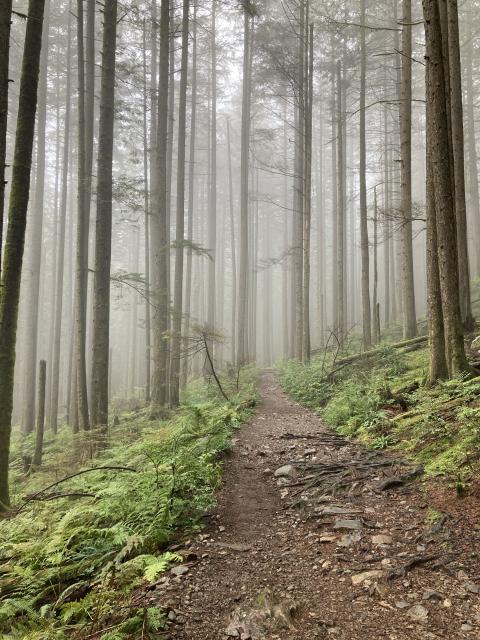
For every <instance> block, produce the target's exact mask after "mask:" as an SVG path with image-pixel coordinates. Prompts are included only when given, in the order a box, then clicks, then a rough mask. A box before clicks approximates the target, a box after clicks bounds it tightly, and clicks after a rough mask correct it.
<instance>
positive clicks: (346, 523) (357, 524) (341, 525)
mask: <svg viewBox="0 0 480 640" xmlns="http://www.w3.org/2000/svg"><path fill="white" fill-rule="evenodd" d="M333 528H334V529H354V530H356V531H358V530H360V529H362V528H363V524H362V521H361V520H336V522H335V524H334V526H333Z"/></svg>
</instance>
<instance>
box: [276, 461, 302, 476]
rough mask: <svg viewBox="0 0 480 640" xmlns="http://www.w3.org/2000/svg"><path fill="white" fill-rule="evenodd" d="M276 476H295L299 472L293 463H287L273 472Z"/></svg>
mask: <svg viewBox="0 0 480 640" xmlns="http://www.w3.org/2000/svg"><path fill="white" fill-rule="evenodd" d="M273 475H274V476H275V478H295V476H296V475H297V472H296V471H295V468H294V467H293V465H291V464H285V465H284V466H283V467H279V468H278V469H277V470H276V471H275V473H274V474H273Z"/></svg>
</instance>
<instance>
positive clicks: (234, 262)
mask: <svg viewBox="0 0 480 640" xmlns="http://www.w3.org/2000/svg"><path fill="white" fill-rule="evenodd" d="M227 155H228V203H229V211H230V258H231V263H232V324H231V343H232V353H231V361H232V362H236V345H237V256H236V247H235V209H234V204H233V175H232V147H231V136H230V120H228V118H227Z"/></svg>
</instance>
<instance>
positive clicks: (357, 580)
mask: <svg viewBox="0 0 480 640" xmlns="http://www.w3.org/2000/svg"><path fill="white" fill-rule="evenodd" d="M382 575H383V572H382V571H379V570H378V569H374V570H372V571H364V572H363V573H357V574H356V575H354V576H352V577H351V580H352V584H353V586H354V587H356V586H358V585H359V584H362V583H363V582H365V580H377V579H378V578H381V577H382Z"/></svg>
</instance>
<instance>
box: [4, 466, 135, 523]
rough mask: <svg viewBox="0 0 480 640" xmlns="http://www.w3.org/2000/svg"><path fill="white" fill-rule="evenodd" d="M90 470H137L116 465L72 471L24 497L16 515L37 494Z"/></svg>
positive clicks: (39, 494)
mask: <svg viewBox="0 0 480 640" xmlns="http://www.w3.org/2000/svg"><path fill="white" fill-rule="evenodd" d="M92 471H131V472H132V473H136V472H137V470H136V469H133V468H132V467H117V466H105V467H91V468H90V469H82V471H77V473H72V474H71V475H69V476H65V478H62V479H61V480H57V481H56V482H52V484H49V485H48V486H47V487H44V488H43V489H40V491H37V492H36V493H33V494H31V495H30V496H28V497H26V498H25V502H24V503H23V504H22V506H21V507H20V508H19V509H18V510H17V513H16V515H18V514H19V513H20V512H21V511H23V509H25V507H26V506H27V505H28V504H29V503H30V502H32V501H33V500H35V499H36V498H38V496H41V495H42V494H43V493H45V492H46V491H48V490H49V489H53V487H57V486H58V485H59V484H62V483H63V482H67V480H71V479H72V478H76V477H77V476H82V475H84V474H85V473H91V472H92Z"/></svg>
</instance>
